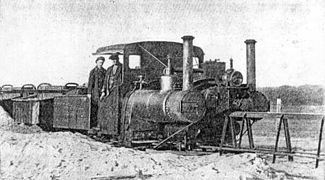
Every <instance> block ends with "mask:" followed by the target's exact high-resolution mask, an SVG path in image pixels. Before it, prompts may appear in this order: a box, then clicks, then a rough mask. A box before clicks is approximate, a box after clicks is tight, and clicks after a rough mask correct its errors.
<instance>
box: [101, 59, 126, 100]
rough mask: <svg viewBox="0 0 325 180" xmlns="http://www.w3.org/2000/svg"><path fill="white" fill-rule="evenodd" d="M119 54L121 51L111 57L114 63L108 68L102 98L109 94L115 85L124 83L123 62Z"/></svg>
mask: <svg viewBox="0 0 325 180" xmlns="http://www.w3.org/2000/svg"><path fill="white" fill-rule="evenodd" d="M118 55H119V53H114V54H112V55H111V56H110V57H109V59H110V60H112V61H113V65H112V66H110V67H109V68H107V71H106V75H105V80H104V85H103V88H102V95H101V99H102V98H104V97H105V96H108V95H109V94H110V93H111V91H112V90H113V88H114V87H117V86H118V85H120V84H121V83H122V64H121V63H120V62H119V57H118Z"/></svg>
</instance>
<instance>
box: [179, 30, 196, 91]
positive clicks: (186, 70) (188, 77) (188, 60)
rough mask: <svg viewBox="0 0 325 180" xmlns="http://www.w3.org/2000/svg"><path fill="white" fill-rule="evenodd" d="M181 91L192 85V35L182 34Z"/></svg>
mask: <svg viewBox="0 0 325 180" xmlns="http://www.w3.org/2000/svg"><path fill="white" fill-rule="evenodd" d="M182 39H183V91H186V90H189V89H191V88H192V87H193V39H194V37H193V36H183V37H182Z"/></svg>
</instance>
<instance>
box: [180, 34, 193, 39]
mask: <svg viewBox="0 0 325 180" xmlns="http://www.w3.org/2000/svg"><path fill="white" fill-rule="evenodd" d="M182 39H183V40H193V39H194V36H190V35H187V36H183V37H182Z"/></svg>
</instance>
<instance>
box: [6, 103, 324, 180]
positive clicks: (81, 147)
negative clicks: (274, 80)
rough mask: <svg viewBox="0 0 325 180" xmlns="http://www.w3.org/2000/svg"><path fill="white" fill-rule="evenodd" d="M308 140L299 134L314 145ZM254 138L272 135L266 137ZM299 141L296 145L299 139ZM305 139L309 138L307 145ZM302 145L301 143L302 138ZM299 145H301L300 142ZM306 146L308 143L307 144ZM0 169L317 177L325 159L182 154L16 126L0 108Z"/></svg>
mask: <svg viewBox="0 0 325 180" xmlns="http://www.w3.org/2000/svg"><path fill="white" fill-rule="evenodd" d="M310 141H311V140H310V139H308V138H307V139H303V138H300V139H298V140H297V142H299V143H303V142H305V147H301V148H302V149H304V148H307V149H308V148H309V149H308V151H313V150H314V144H313V143H310ZM255 142H256V143H261V142H269V143H270V144H272V142H273V140H272V139H270V138H267V137H265V136H259V137H256V138H255ZM299 143H298V144H299ZM306 143H310V144H309V145H308V144H306ZM303 144H304V143H303ZM299 145H300V144H299ZM307 146H308V147H307ZM0 160H1V161H0V163H1V164H0V173H1V178H2V179H40V180H43V179H64V180H65V179H101V180H103V179H161V180H165V179H231V180H232V179H238V180H244V179H254V180H256V179H278V180H280V179H283V180H284V179H320V180H323V179H324V177H325V175H324V171H325V162H324V161H322V162H320V167H319V168H317V169H315V168H314V165H315V160H314V159H307V158H295V159H294V162H288V160H287V157H279V158H277V161H276V163H274V164H272V161H271V156H266V155H261V154H251V153H242V154H224V155H223V156H219V154H218V153H215V154H211V155H204V156H182V155H176V154H172V153H168V152H161V151H160V152H146V151H138V150H134V149H129V148H123V147H122V148H121V147H113V146H111V145H108V144H104V143H101V142H96V141H95V140H93V139H90V138H88V137H87V136H84V135H82V134H79V133H71V132H43V131H42V130H41V129H39V128H38V127H37V126H33V127H27V126H21V125H15V124H14V123H13V120H12V119H11V118H10V117H9V116H8V115H7V113H6V112H4V111H3V109H2V108H1V107H0Z"/></svg>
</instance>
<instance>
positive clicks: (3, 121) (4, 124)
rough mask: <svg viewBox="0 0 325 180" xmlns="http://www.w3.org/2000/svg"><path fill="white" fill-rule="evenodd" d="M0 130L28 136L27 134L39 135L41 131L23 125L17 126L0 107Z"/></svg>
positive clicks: (34, 127) (35, 127) (37, 128)
mask: <svg viewBox="0 0 325 180" xmlns="http://www.w3.org/2000/svg"><path fill="white" fill-rule="evenodd" d="M0 130H5V131H11V132H17V133H23V134H29V133H40V132H42V131H43V130H42V129H41V128H40V127H38V126H36V125H33V126H28V125H24V124H17V123H15V121H14V120H13V119H12V118H11V117H10V115H9V114H8V113H7V112H6V111H5V110H4V109H3V108H2V107H1V106H0Z"/></svg>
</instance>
